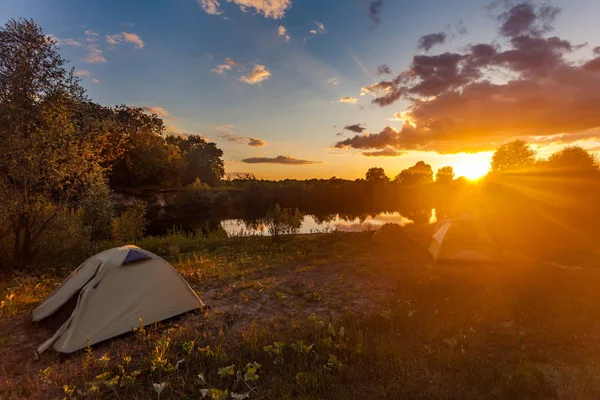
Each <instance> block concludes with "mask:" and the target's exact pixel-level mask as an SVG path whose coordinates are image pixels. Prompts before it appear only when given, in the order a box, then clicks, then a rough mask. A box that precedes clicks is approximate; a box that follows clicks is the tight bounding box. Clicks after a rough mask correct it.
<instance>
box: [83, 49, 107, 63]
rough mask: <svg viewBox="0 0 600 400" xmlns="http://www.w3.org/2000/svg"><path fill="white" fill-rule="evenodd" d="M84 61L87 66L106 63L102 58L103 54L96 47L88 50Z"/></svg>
mask: <svg viewBox="0 0 600 400" xmlns="http://www.w3.org/2000/svg"><path fill="white" fill-rule="evenodd" d="M84 60H85V62H86V63H88V64H101V63H105V62H106V58H104V52H103V51H102V50H100V49H98V48H97V47H94V48H88V53H87V54H86V56H85V58H84Z"/></svg>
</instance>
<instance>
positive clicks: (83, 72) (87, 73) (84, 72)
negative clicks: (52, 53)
mask: <svg viewBox="0 0 600 400" xmlns="http://www.w3.org/2000/svg"><path fill="white" fill-rule="evenodd" d="M75 75H77V76H90V75H91V73H90V71H88V70H87V69H78V70H75Z"/></svg>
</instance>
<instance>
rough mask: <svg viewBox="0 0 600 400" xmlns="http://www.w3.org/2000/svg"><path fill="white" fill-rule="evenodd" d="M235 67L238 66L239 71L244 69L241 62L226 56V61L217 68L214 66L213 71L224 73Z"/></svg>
mask: <svg viewBox="0 0 600 400" xmlns="http://www.w3.org/2000/svg"><path fill="white" fill-rule="evenodd" d="M233 67H235V68H237V69H238V71H242V70H243V69H244V67H243V66H242V64H241V63H239V62H237V61H234V60H232V59H231V58H226V59H225V61H224V63H223V64H220V65H217V66H216V67H215V68H213V70H212V72H214V73H215V74H219V75H223V74H226V73H227V71H231V70H232V69H233Z"/></svg>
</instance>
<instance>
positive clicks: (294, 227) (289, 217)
mask: <svg viewBox="0 0 600 400" xmlns="http://www.w3.org/2000/svg"><path fill="white" fill-rule="evenodd" d="M303 221H304V214H302V213H301V212H300V211H299V210H298V209H297V208H296V209H291V208H281V206H280V205H279V204H277V205H275V208H273V209H271V210H269V212H268V213H267V215H266V216H265V218H264V223H265V225H266V226H267V229H268V230H269V234H270V235H271V236H273V237H274V238H277V237H279V236H281V235H290V234H297V233H298V231H299V230H300V228H301V227H302V222H303Z"/></svg>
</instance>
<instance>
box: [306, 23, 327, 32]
mask: <svg viewBox="0 0 600 400" xmlns="http://www.w3.org/2000/svg"><path fill="white" fill-rule="evenodd" d="M315 25H316V26H317V28H316V29H311V30H310V31H308V32H309V33H310V34H311V35H322V34H324V33H325V25H323V24H322V23H321V22H316V21H315Z"/></svg>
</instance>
